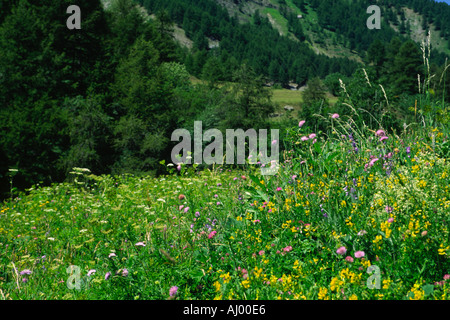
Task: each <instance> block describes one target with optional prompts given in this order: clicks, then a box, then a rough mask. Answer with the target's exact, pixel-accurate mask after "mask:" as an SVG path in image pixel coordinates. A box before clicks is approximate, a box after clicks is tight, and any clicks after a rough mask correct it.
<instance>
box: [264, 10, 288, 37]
mask: <svg viewBox="0 0 450 320" xmlns="http://www.w3.org/2000/svg"><path fill="white" fill-rule="evenodd" d="M262 13H263V14H264V15H267V14H270V16H271V17H272V19H273V21H274V22H275V26H274V27H275V28H277V29H278V30H279V31H280V33H281V34H282V35H284V36H286V35H288V34H289V28H288V21H287V20H286V18H285V17H283V16H282V15H281V13H280V12H279V11H278V10H277V9H274V8H264V9H263V11H262Z"/></svg>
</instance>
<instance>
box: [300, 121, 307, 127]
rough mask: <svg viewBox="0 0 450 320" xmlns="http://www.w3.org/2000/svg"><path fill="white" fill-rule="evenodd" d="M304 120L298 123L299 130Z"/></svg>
mask: <svg viewBox="0 0 450 320" xmlns="http://www.w3.org/2000/svg"><path fill="white" fill-rule="evenodd" d="M305 122H306V121H305V120H302V121H300V122H299V123H298V127H299V128H301V127H302V126H303V125H304V124H305Z"/></svg>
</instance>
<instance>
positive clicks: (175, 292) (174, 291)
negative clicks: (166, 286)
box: [169, 286, 178, 297]
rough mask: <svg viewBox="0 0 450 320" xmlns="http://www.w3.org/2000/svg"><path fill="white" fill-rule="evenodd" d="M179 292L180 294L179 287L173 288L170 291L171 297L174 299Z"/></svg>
mask: <svg viewBox="0 0 450 320" xmlns="http://www.w3.org/2000/svg"><path fill="white" fill-rule="evenodd" d="M177 292H178V287H177V286H173V287H171V288H170V290H169V295H170V296H171V297H173V296H174V295H176V294H177Z"/></svg>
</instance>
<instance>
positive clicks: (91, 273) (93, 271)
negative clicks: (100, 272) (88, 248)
mask: <svg viewBox="0 0 450 320" xmlns="http://www.w3.org/2000/svg"><path fill="white" fill-rule="evenodd" d="M96 272H97V270H95V269H91V270H89V271H88V273H87V276H88V277H90V276H91V275H93V274H94V273H96Z"/></svg>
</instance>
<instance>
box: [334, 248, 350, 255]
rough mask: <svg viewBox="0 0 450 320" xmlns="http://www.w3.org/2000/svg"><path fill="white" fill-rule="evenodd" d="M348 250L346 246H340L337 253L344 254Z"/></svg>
mask: <svg viewBox="0 0 450 320" xmlns="http://www.w3.org/2000/svg"><path fill="white" fill-rule="evenodd" d="M346 252H347V249H346V248H345V247H344V246H342V247H339V248H338V249H337V250H336V253H337V254H340V255H344V254H345V253H346Z"/></svg>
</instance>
